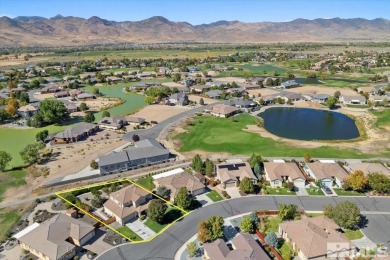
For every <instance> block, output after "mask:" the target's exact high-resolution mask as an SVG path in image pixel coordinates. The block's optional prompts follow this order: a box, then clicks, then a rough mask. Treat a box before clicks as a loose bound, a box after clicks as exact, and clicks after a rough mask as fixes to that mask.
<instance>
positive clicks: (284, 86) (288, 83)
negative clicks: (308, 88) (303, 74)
mask: <svg viewBox="0 0 390 260" xmlns="http://www.w3.org/2000/svg"><path fill="white" fill-rule="evenodd" d="M300 86H301V85H300V84H299V83H298V82H296V81H295V80H288V81H285V82H283V83H282V84H280V88H282V89H289V88H297V87H300Z"/></svg>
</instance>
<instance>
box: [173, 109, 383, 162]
mask: <svg viewBox="0 0 390 260" xmlns="http://www.w3.org/2000/svg"><path fill="white" fill-rule="evenodd" d="M192 121H193V122H194V123H195V124H194V125H193V126H187V127H186V130H187V131H188V132H187V133H181V134H178V135H177V136H176V138H177V139H179V140H181V141H182V143H183V146H182V147H181V149H180V151H181V152H189V151H193V150H203V151H209V152H227V153H230V154H247V155H250V154H252V153H260V154H261V155H263V156H292V157H295V156H303V155H304V154H305V153H310V154H311V155H312V156H313V157H319V158H330V157H332V158H333V157H337V158H372V157H376V156H378V157H381V156H385V157H389V156H390V151H387V152H385V153H383V154H375V155H374V154H362V153H360V152H358V151H357V150H355V149H339V148H334V147H332V146H325V145H324V146H321V147H318V148H311V149H308V148H300V147H294V146H289V145H287V144H285V143H284V142H280V141H274V140H272V139H271V138H265V137H261V136H260V135H259V134H257V133H249V132H246V131H244V130H243V129H244V128H246V126H247V125H255V124H256V122H255V118H254V117H253V116H251V115H248V114H242V115H238V116H236V117H234V120H233V119H231V118H228V119H226V118H217V117H211V116H202V117H196V118H194V119H192Z"/></svg>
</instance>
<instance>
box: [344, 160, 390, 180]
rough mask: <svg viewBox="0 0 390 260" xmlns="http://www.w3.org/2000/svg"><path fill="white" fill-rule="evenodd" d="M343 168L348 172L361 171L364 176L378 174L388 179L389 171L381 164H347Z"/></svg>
mask: <svg viewBox="0 0 390 260" xmlns="http://www.w3.org/2000/svg"><path fill="white" fill-rule="evenodd" d="M345 168H346V169H347V170H348V171H349V172H351V173H352V172H355V171H362V172H363V173H364V174H369V173H374V172H379V173H383V174H385V175H387V176H388V177H390V170H389V169H388V168H387V167H385V166H384V165H383V164H381V163H348V165H346V166H345Z"/></svg>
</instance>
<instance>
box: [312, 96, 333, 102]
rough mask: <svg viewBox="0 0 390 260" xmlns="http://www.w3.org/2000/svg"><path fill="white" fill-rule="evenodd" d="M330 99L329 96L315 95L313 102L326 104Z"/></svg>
mask: <svg viewBox="0 0 390 260" xmlns="http://www.w3.org/2000/svg"><path fill="white" fill-rule="evenodd" d="M329 97H330V95H328V94H314V95H312V96H311V98H312V101H313V102H317V103H325V102H326V100H328V98H329Z"/></svg>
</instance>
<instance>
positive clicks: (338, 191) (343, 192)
mask: <svg viewBox="0 0 390 260" xmlns="http://www.w3.org/2000/svg"><path fill="white" fill-rule="evenodd" d="M333 190H334V191H335V192H336V194H337V195H339V196H366V195H365V194H364V193H360V192H356V191H349V190H344V189H333Z"/></svg>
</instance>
